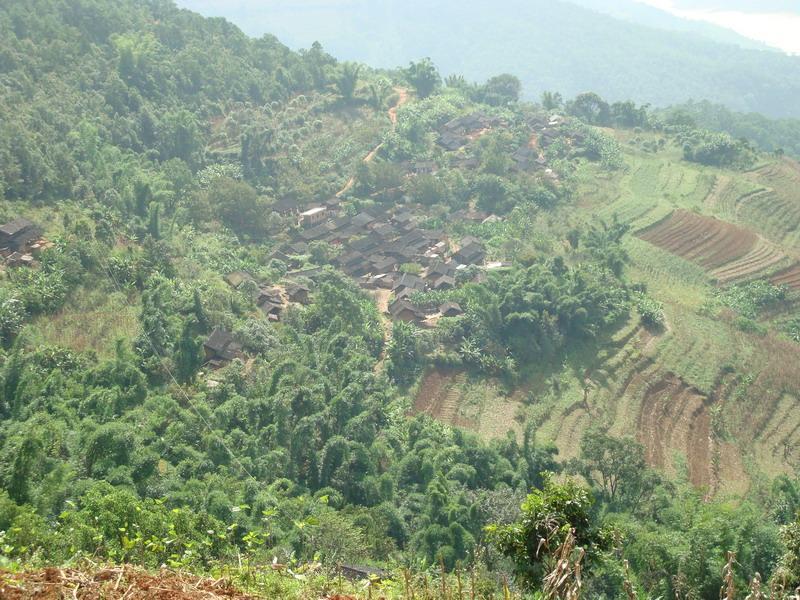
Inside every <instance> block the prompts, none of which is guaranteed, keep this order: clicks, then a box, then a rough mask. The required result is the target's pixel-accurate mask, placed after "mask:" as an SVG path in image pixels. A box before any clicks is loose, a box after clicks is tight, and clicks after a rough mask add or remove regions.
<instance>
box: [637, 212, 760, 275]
mask: <svg viewBox="0 0 800 600" xmlns="http://www.w3.org/2000/svg"><path fill="white" fill-rule="evenodd" d="M638 237H639V238H640V239H643V240H644V241H646V242H650V243H651V244H653V245H655V246H658V247H659V248H662V249H664V250H666V251H667V252H671V253H672V254H675V255H677V256H680V257H681V258H685V259H686V260H689V261H692V262H694V263H696V264H698V265H700V266H701V267H703V268H705V269H708V270H709V271H713V270H715V269H719V268H720V267H722V266H723V265H728V264H730V263H732V262H734V261H738V260H740V259H745V260H746V257H747V256H748V254H750V253H751V252H753V251H754V250H755V249H756V247H757V246H758V244H759V237H758V236H757V235H756V234H755V233H753V232H752V231H748V230H747V229H743V228H741V227H738V226H736V225H733V224H732V223H727V222H726V221H720V220H719V219H714V218H711V217H705V216H703V215H698V214H695V213H692V212H689V211H686V210H676V211H675V212H673V213H672V214H671V215H670V216H668V217H667V218H666V219H662V220H661V221H659V222H658V223H655V224H654V225H651V226H650V227H647V228H646V229H643V230H642V231H640V232H639V233H638ZM752 258H755V259H756V261H755V262H754V264H759V263H758V258H759V257H758V256H755V257H752ZM767 262H769V259H767Z"/></svg>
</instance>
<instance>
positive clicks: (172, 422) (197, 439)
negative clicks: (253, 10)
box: [0, 0, 800, 599]
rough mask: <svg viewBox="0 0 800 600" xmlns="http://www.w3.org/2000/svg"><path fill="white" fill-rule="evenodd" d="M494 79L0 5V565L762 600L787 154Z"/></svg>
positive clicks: (791, 371) (11, 569)
mask: <svg viewBox="0 0 800 600" xmlns="http://www.w3.org/2000/svg"><path fill="white" fill-rule="evenodd" d="M531 65H532V66H530V69H535V65H533V63H532V64H531ZM588 85H591V82H587V86H588ZM521 87H522V86H521V83H520V80H519V79H517V78H516V77H514V76H512V75H496V76H493V77H491V78H488V79H487V81H486V82H484V83H480V84H472V83H469V82H467V81H466V80H465V79H464V78H461V77H449V78H445V79H443V78H442V76H441V74H440V72H439V71H438V70H437V68H436V66H435V65H434V64H433V63H432V62H431V61H429V60H421V61H417V62H413V63H411V64H410V65H409V66H408V67H407V68H403V69H397V70H394V71H383V70H380V69H373V68H371V67H369V66H367V65H362V64H357V63H351V62H341V61H339V60H337V59H336V58H334V57H333V56H331V55H329V54H328V53H327V52H326V51H325V49H323V48H322V47H321V46H320V45H319V44H315V45H313V46H312V47H310V48H308V49H306V50H302V51H298V52H295V51H292V50H289V49H288V48H287V47H285V46H284V45H282V44H281V43H280V42H279V41H278V40H277V39H275V38H273V37H269V36H265V37H261V38H258V39H252V38H248V37H247V36H245V35H244V34H243V33H242V32H241V31H240V30H238V29H237V28H236V27H234V26H233V25H231V24H229V23H228V22H226V21H224V20H221V19H204V18H202V17H200V16H198V15H196V14H193V13H191V12H189V11H186V10H179V9H178V8H176V7H175V5H174V4H173V3H172V2H170V1H167V0H150V1H148V2H141V1H139V0H115V1H112V2H109V1H106V0H34V1H33V2H30V1H26V2H22V1H12V2H6V3H4V4H2V5H0V255H2V261H1V262H0V596H3V597H6V596H7V597H11V598H17V597H20V598H24V597H27V596H26V595H25V594H26V593H28V592H29V591H30V590H31V589H34V588H35V589H37V590H41V589H43V588H46V586H47V585H52V586H60V587H59V588H58V589H63V590H64V594H74V595H75V597H82V596H81V595H80V594H85V596H86V597H92V596H91V595H90V594H95V595H96V596H100V597H112V598H114V597H129V596H127V595H128V592H129V591H131V590H134V586H136V590H139V589H140V588H141V589H142V590H144V591H143V592H142V594H144V595H142V596H141V597H148V596H147V594H148V593H152V592H153V590H157V591H163V590H168V591H172V592H174V594H176V596H175V597H186V598H194V597H198V596H197V595H191V594H194V593H195V592H196V593H197V594H201V593H206V592H208V594H212V593H213V594H217V596H221V597H231V598H233V597H243V596H241V595H238V592H235V591H234V589H233V588H232V587H231V582H235V583H236V584H237V585H238V586H240V587H241V588H243V589H245V590H247V591H248V592H250V593H252V594H253V595H254V596H255V597H262V598H293V597H297V598H322V597H330V598H335V597H339V598H341V597H342V596H336V594H337V593H340V594H345V593H347V594H352V597H353V598H355V597H377V595H378V594H381V595H383V596H385V597H387V598H414V597H416V598H423V597H425V598H428V597H431V598H432V597H441V598H459V599H461V598H466V597H471V598H500V597H504V598H512V597H513V598H522V597H537V598H538V597H547V598H563V597H570V598H577V597H586V598H617V597H628V598H651V597H652V598H656V597H668V596H669V597H680V598H716V597H718V595H719V589H720V585H721V584H722V583H723V581H724V583H725V585H726V586H731V588H730V589H731V590H733V589H734V588H735V590H738V591H743V590H745V589H748V588H750V589H755V588H757V587H758V586H759V585H761V582H763V588H764V589H767V588H770V589H771V590H772V591H771V593H772V596H771V597H772V598H776V599H777V598H781V599H785V598H790V597H791V594H792V593H793V590H794V589H795V587H797V586H798V585H800V566H798V565H800V522H798V510H799V509H800V480H799V479H798V469H799V468H800V448H798V445H797V444H796V443H795V440H796V438H797V433H798V431H800V409H799V406H800V404H799V403H800V390H799V389H798V387H799V386H798V381H800V365H798V363H797V361H796V360H794V357H795V356H796V353H797V350H798V344H800V313H798V306H800V234H798V224H800V197H798V194H797V190H798V189H799V188H800V165H799V164H798V163H797V162H794V161H793V160H790V159H788V158H786V157H784V156H782V155H780V153H764V152H762V151H760V150H759V149H758V148H757V147H756V146H755V145H754V144H753V143H751V142H750V141H748V140H741V139H736V138H735V137H732V136H731V135H728V134H725V133H719V132H714V131H710V130H707V129H703V128H700V126H699V125H698V122H699V121H700V119H697V121H693V120H691V119H687V118H684V117H685V115H683V116H682V115H677V116H675V115H665V114H661V113H659V114H654V113H652V112H650V111H649V110H648V109H647V108H646V107H643V106H640V105H638V104H636V103H633V102H607V101H606V100H604V99H603V98H602V97H601V96H599V95H597V94H595V93H584V94H580V95H578V96H576V97H575V98H572V99H567V100H565V99H564V98H562V97H561V96H560V95H558V94H555V93H547V94H545V95H544V96H543V97H542V98H541V100H540V102H537V103H528V102H523V101H521V100H520V97H521ZM709 127H710V126H709ZM730 553H735V555H734V554H730ZM123 564H129V565H133V566H132V567H125V568H122V567H121V566H119V565H123ZM52 567H64V568H63V569H59V568H52ZM67 567H69V568H67ZM41 568H44V570H43V571H35V570H36V569H41ZM72 568H74V569H75V570H74V571H73V570H70V569H72ZM137 569H139V570H137ZM142 569H144V570H149V571H154V570H158V569H162V570H161V571H160V572H159V573H157V574H154V573H146V572H145V571H143V570H142ZM167 569H169V572H167ZM187 573H193V574H194V575H193V576H189V575H187ZM157 578H161V580H160V581H161V583H158V581H159V580H158V579H157ZM348 580H352V583H348ZM26 582H27V583H26ZM128 586H129V587H128ZM148 586H149V587H148ZM161 586H165V587H161ZM148 590H150V591H149V592H148ZM434 590H435V591H434ZM468 590H469V591H468ZM37 593H38V592H37ZM132 593H133V592H132ZM165 593H166V592H165ZM180 593H183V594H185V595H184V596H180V595H177V594H180ZM373 594H375V595H374V596H373ZM437 595H438V596H437ZM468 595H469V596H468ZM739 595H741V597H742V598H744V596H745V595H746V594H739ZM739 595H737V594H736V593H734V592H733V591H731V592H729V594H728V596H727V597H728V598H734V597H739ZM34 597H35V596H34ZM205 597H210V596H205ZM344 597H347V596H344ZM751 597H753V598H755V597H763V596H751Z"/></svg>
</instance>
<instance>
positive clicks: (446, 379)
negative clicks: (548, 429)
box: [413, 369, 525, 440]
mask: <svg viewBox="0 0 800 600" xmlns="http://www.w3.org/2000/svg"><path fill="white" fill-rule="evenodd" d="M524 396H525V388H524V387H521V388H519V389H518V390H516V392H515V393H513V394H508V393H507V390H505V388H503V386H502V385H500V383H499V382H497V381H494V380H492V379H480V380H472V379H469V378H468V377H467V374H466V373H465V372H464V371H461V370H457V369H432V370H430V371H428V372H427V373H426V374H425V375H424V376H423V378H422V380H421V381H420V385H419V392H418V393H417V395H416V398H415V399H414V408H413V412H414V413H415V414H418V413H425V414H428V415H430V416H431V417H433V418H434V419H436V420H437V421H440V422H442V423H446V424H448V425H452V426H457V427H463V428H464V429H469V430H471V431H473V432H475V433H477V434H478V435H479V436H480V437H482V438H483V439H495V438H504V437H505V436H506V435H507V433H508V432H509V431H513V432H514V433H515V434H516V435H517V438H518V439H520V440H521V439H522V433H523V429H524V428H523V425H522V420H520V419H519V418H518V416H519V415H520V410H521V407H522V405H523V402H524V399H525V398H524Z"/></svg>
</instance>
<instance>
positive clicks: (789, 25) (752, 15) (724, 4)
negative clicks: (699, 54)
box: [636, 0, 800, 54]
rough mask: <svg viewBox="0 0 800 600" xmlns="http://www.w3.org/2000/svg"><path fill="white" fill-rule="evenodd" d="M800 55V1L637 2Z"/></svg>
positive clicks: (682, 0) (691, 0) (707, 0)
mask: <svg viewBox="0 0 800 600" xmlns="http://www.w3.org/2000/svg"><path fill="white" fill-rule="evenodd" d="M636 1H637V2H641V3H643V4H649V5H651V6H655V7H657V8H660V9H662V10H666V11H668V12H670V13H672V14H674V15H676V16H678V17H683V18H685V19H693V20H697V21H707V22H709V23H714V24H715V25H719V26H721V27H727V28H728V29H732V30H733V31H735V32H736V33H738V34H740V35H743V36H745V37H749V38H752V39H754V40H758V41H759V42H764V43H765V44H768V45H770V46H774V47H776V48H780V49H781V50H783V51H785V52H790V53H792V54H800V0H773V1H770V0H758V1H755V0H739V1H736V0H725V1H722V0H636Z"/></svg>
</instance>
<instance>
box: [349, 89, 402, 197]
mask: <svg viewBox="0 0 800 600" xmlns="http://www.w3.org/2000/svg"><path fill="white" fill-rule="evenodd" d="M394 91H395V92H396V93H397V102H396V103H395V104H394V106H392V108H390V109H389V113H388V114H389V120H390V121H391V122H392V129H394V128H395V127H396V126H397V111H398V110H399V109H400V107H401V106H403V105H404V104H405V103H406V102H408V101H409V99H410V97H409V95H408V91H407V90H406V89H404V88H401V87H396V88H394ZM382 147H383V142H381V143H380V144H378V145H377V146H375V148H373V149H372V150H371V151H370V153H369V154H367V155H366V156H365V157H364V162H365V163H370V162H372V160H373V159H374V158H375V157H376V156H377V154H378V152H380V150H381V148H382ZM355 183H356V178H355V176H353V177H351V178H350V179H348V180H347V183H346V184H345V186H344V187H343V188H342V189H341V190H339V191H338V192H337V193H336V197H337V198H341V197H342V196H344V195H345V194H346V193H347V192H349V191H350V189H351V188H352V187H353V186H354V185H355Z"/></svg>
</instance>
